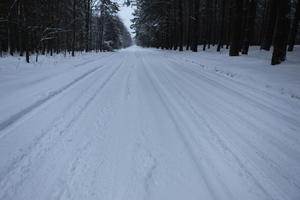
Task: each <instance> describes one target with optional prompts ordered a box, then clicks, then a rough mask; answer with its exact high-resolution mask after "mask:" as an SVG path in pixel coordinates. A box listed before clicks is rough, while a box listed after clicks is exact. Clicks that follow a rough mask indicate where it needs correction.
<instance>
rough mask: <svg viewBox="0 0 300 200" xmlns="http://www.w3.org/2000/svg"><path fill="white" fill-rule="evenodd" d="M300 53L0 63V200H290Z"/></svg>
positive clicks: (298, 187) (140, 52) (296, 172)
mask: <svg viewBox="0 0 300 200" xmlns="http://www.w3.org/2000/svg"><path fill="white" fill-rule="evenodd" d="M299 52H300V48H299V47H297V48H296V51H295V52H292V53H289V54H288V60H287V61H286V62H285V63H283V64H282V65H279V66H276V67H274V66H270V56H271V55H270V53H269V52H262V51H260V50H258V49H257V48H255V47H254V48H252V49H251V51H250V53H249V56H240V57H228V55H227V52H226V51H223V52H221V53H217V52H215V49H211V50H209V51H208V52H199V53H191V52H182V53H180V52H174V51H162V50H156V49H142V48H139V47H131V48H129V49H126V50H122V51H118V52H114V53H101V54H93V53H91V54H84V55H79V56H77V57H75V58H70V57H68V58H64V57H62V56H56V57H54V58H53V57H45V56H42V57H41V58H40V62H39V63H36V64H24V60H23V59H22V60H20V59H19V58H17V57H6V58H0V158H1V161H0V199H1V200H2V199H3V200H10V199H12V200H41V199H43V200H46V199H61V200H67V199H72V200H76V199H78V200H82V199H87V200H93V199H95V200H96V199H97V200H98V199H105V200H120V199H130V200H142V199H149V200H150V199H153V200H158V199H166V200H168V199H170V200H171V199H172V200H177V199H178V200H182V199H187V200H196V199H197V200H199V199H205V200H210V199H215V200H234V199H236V200H241V199H243V200H263V199H278V200H297V199H300V134H299V133H300V67H299V66H300V65H299V64H300V57H299Z"/></svg>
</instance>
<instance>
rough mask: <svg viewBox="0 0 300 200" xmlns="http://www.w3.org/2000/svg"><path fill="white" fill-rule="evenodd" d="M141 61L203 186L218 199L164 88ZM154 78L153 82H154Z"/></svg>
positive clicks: (213, 197) (212, 196)
mask: <svg viewBox="0 0 300 200" xmlns="http://www.w3.org/2000/svg"><path fill="white" fill-rule="evenodd" d="M142 62H143V67H144V71H145V74H146V77H147V78H148V80H149V81H150V83H151V84H152V87H153V89H154V91H155V92H156V93H157V95H158V97H159V98H160V101H161V102H162V104H163V105H164V107H165V109H166V111H167V112H168V114H169V116H170V119H171V120H172V122H173V124H174V126H175V127H176V129H177V132H176V133H177V134H178V136H179V137H180V138H181V141H182V142H183V144H184V146H185V149H186V150H187V154H188V155H189V156H190V158H191V161H192V163H193V164H194V165H195V167H196V169H197V173H198V175H199V176H200V177H201V178H202V180H203V181H204V184H205V187H206V188H207V191H208V192H209V194H210V195H211V198H212V199H215V200H218V199H219V198H218V195H217V194H216V193H215V191H214V190H213V188H212V186H213V184H211V180H210V179H209V178H208V177H207V174H206V173H204V172H203V171H202V170H203V169H204V167H203V164H202V163H201V162H199V161H198V159H197V156H196V155H195V153H194V151H193V149H191V147H190V146H191V145H190V142H189V141H188V139H187V138H186V136H185V135H184V133H183V131H182V128H181V127H180V126H179V125H178V124H177V120H176V118H175V116H174V114H173V112H172V109H171V108H170V106H169V104H168V103H169V102H170V99H169V98H167V97H166V96H167V95H166V94H165V93H164V90H163V89H162V88H161V86H160V84H158V80H157V79H156V78H154V77H153V76H154V75H153V74H152V73H151V72H150V70H148V69H147V65H146V63H145V61H144V58H143V57H142ZM154 80H155V82H154ZM155 83H156V84H155ZM158 85H159V86H158Z"/></svg>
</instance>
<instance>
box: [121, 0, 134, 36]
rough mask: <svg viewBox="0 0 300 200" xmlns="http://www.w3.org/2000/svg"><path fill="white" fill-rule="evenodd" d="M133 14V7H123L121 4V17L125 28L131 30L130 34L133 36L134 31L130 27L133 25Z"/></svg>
mask: <svg viewBox="0 0 300 200" xmlns="http://www.w3.org/2000/svg"><path fill="white" fill-rule="evenodd" d="M119 2H121V0H119ZM132 12H133V8H132V7H127V6H123V5H122V3H120V12H119V16H120V18H121V19H122V20H123V22H124V24H125V26H126V27H127V28H128V30H129V32H131V34H132V31H133V30H131V29H130V25H131V21H130V19H132V18H133V15H132Z"/></svg>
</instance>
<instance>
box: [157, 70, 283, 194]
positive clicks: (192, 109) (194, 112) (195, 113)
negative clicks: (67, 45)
mask: <svg viewBox="0 0 300 200" xmlns="http://www.w3.org/2000/svg"><path fill="white" fill-rule="evenodd" d="M168 71H169V72H170V73H171V74H173V75H176V74H175V73H174V72H172V71H171V70H168ZM160 73H161V74H164V73H163V70H161V72H160ZM166 77H167V76H166V74H164V79H165V80H166V81H167V82H168V85H176V83H173V84H172V81H170V79H169V78H166ZM178 78H180V77H178ZM174 87H175V91H176V93H177V95H178V96H179V97H180V98H181V99H183V101H185V102H186V103H185V104H186V105H187V107H188V109H187V110H190V112H191V114H192V116H193V118H194V119H195V120H194V121H195V122H194V123H195V124H197V122H196V119H198V120H199V121H200V122H202V124H203V125H204V126H205V127H206V128H207V129H208V131H209V132H210V134H212V136H213V137H214V138H215V139H216V141H217V143H218V144H215V142H213V141H211V139H210V138H209V137H208V136H205V139H206V141H207V142H208V143H209V144H210V145H212V146H216V149H217V148H218V145H220V146H221V147H222V148H223V149H224V150H225V151H226V152H228V153H229V154H230V155H231V156H232V158H233V159H234V161H235V163H237V164H238V166H239V167H240V169H241V170H242V172H243V174H245V175H246V176H247V178H249V179H251V181H253V182H254V183H255V185H256V186H257V187H258V188H259V189H260V190H261V191H262V192H263V193H264V194H265V195H266V196H267V197H268V198H271V199H273V198H272V197H271V195H270V194H269V192H267V191H266V190H265V188H264V187H263V185H262V184H260V182H259V180H257V178H256V177H255V175H254V174H252V173H251V172H250V170H249V169H248V167H246V166H245V165H244V164H243V163H251V165H252V167H253V166H254V165H253V163H252V162H250V161H249V160H247V159H246V156H243V159H240V158H239V157H238V156H237V155H236V154H235V153H234V152H233V151H232V149H231V148H229V146H228V145H227V144H226V142H224V141H223V140H222V139H221V137H220V136H219V135H218V134H217V133H216V131H215V130H214V129H213V128H212V127H211V126H210V125H209V124H208V123H207V122H206V120H205V118H204V117H202V116H201V114H200V113H199V112H198V111H197V109H195V106H194V105H193V104H192V103H191V102H190V101H189V100H188V99H187V98H186V96H185V95H184V94H183V93H182V92H181V91H180V89H179V87H178V86H174ZM198 120H197V121H198ZM202 136H203V134H202ZM248 143H249V142H248ZM249 145H250V146H251V147H252V148H255V147H253V145H251V144H250V143H249ZM231 146H234V145H233V144H231ZM209 162H210V163H211V164H213V163H212V161H211V160H209ZM254 168H255V167H254ZM219 181H222V180H219ZM223 185H225V183H224V182H223ZM273 187H274V186H273ZM227 190H228V188H227ZM278 196H280V195H278ZM284 199H285V198H284Z"/></svg>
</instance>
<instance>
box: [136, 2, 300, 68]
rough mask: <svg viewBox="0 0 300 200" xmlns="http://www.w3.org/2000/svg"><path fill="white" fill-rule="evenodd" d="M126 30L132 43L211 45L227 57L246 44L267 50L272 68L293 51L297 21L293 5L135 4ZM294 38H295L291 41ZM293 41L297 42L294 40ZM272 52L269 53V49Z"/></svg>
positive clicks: (299, 9)
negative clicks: (131, 34)
mask: <svg viewBox="0 0 300 200" xmlns="http://www.w3.org/2000/svg"><path fill="white" fill-rule="evenodd" d="M135 3H136V10H135V13H134V16H135V17H134V19H133V23H134V24H133V25H132V27H133V28H134V29H135V31H136V42H137V44H138V45H141V46H144V47H157V48H162V49H173V50H179V51H183V50H184V48H186V50H192V51H194V52H197V51H198V50H199V49H198V45H202V49H203V51H205V50H206V48H210V47H211V46H217V51H220V50H221V49H222V48H227V49H229V55H230V56H239V55H240V54H248V49H249V46H250V45H259V46H260V47H261V49H262V50H265V51H270V50H271V49H272V50H273V54H272V61H271V64H272V65H276V64H280V63H281V62H283V61H284V60H286V54H287V51H293V49H294V45H295V43H296V42H298V43H299V34H297V30H298V24H299V19H300V3H299V1H295V0H163V1H161V0H136V1H135ZM297 35H298V37H297ZM297 38H298V39H297ZM272 47H273V48H272Z"/></svg>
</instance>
